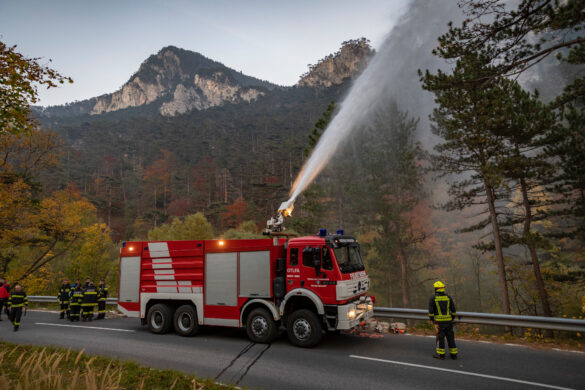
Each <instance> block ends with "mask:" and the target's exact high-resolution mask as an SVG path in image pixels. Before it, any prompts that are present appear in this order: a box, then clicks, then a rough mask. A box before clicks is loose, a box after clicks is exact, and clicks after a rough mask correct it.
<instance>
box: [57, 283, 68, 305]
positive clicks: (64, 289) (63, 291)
mask: <svg viewBox="0 0 585 390" xmlns="http://www.w3.org/2000/svg"><path fill="white" fill-rule="evenodd" d="M70 296H71V286H69V285H68V284H67V285H65V286H61V288H60V289H59V295H58V296H57V298H58V299H59V302H69V297H70Z"/></svg>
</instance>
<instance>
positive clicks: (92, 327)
mask: <svg viewBox="0 0 585 390" xmlns="http://www.w3.org/2000/svg"><path fill="white" fill-rule="evenodd" d="M35 325H46V326H64V327H67V328H84V329H99V330H113V331H116V332H136V331H135V330H132V329H116V328H102V327H99V326H84V325H65V324H49V323H47V322H35Z"/></svg>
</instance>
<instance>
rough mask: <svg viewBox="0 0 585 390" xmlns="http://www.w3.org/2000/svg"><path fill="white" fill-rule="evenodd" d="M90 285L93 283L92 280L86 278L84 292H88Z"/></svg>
mask: <svg viewBox="0 0 585 390" xmlns="http://www.w3.org/2000/svg"><path fill="white" fill-rule="evenodd" d="M90 283H91V280H90V279H89V278H85V283H84V284H83V291H85V290H87V288H88V287H89V284H90Z"/></svg>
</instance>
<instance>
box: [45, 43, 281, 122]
mask: <svg viewBox="0 0 585 390" xmlns="http://www.w3.org/2000/svg"><path fill="white" fill-rule="evenodd" d="M275 87H276V86H275V85H274V84H271V83H269V82H267V81H263V80H259V79H256V78H254V77H250V76H246V75H244V74H243V73H241V72H237V71H235V70H233V69H230V68H228V67H227V66H225V65H223V64H222V63H220V62H217V61H213V60H211V59H209V58H207V57H205V56H203V55H201V54H199V53H196V52H192V51H189V50H184V49H180V48H178V47H176V46H166V47H164V48H162V49H161V50H160V51H159V52H158V53H156V54H153V55H151V56H150V57H148V58H147V59H146V60H145V61H144V62H143V63H142V64H141V65H140V67H139V68H138V70H137V71H136V72H135V73H134V74H133V75H132V76H131V77H130V79H129V80H128V81H127V82H126V83H125V84H124V85H123V86H122V87H121V88H120V89H119V90H118V91H116V92H113V93H110V94H105V95H102V96H98V97H95V98H91V99H88V100H84V101H81V102H74V103H71V104H67V105H65V106H56V107H48V108H46V109H42V110H40V111H39V112H40V113H42V114H43V115H45V116H48V117H51V116H69V115H79V114H92V115H98V114H102V113H106V112H112V111H118V110H123V109H126V108H130V107H141V106H145V105H151V106H152V107H155V108H156V109H157V110H158V111H159V112H160V113H161V114H163V115H175V114H181V113H185V112H187V111H190V110H193V109H195V110H205V109H208V108H210V107H215V106H220V105H222V104H224V103H240V102H250V101H252V100H254V99H257V98H258V97H259V96H261V95H263V94H264V93H265V92H266V91H267V90H272V89H273V88H275ZM149 109H150V108H149Z"/></svg>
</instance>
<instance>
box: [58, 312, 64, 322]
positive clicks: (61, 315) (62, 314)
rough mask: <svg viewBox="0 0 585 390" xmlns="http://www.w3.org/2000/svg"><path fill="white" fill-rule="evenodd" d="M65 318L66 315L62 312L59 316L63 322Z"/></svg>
mask: <svg viewBox="0 0 585 390" xmlns="http://www.w3.org/2000/svg"><path fill="white" fill-rule="evenodd" d="M63 318H65V313H63V312H61V314H59V319H60V320H62V319H63Z"/></svg>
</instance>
